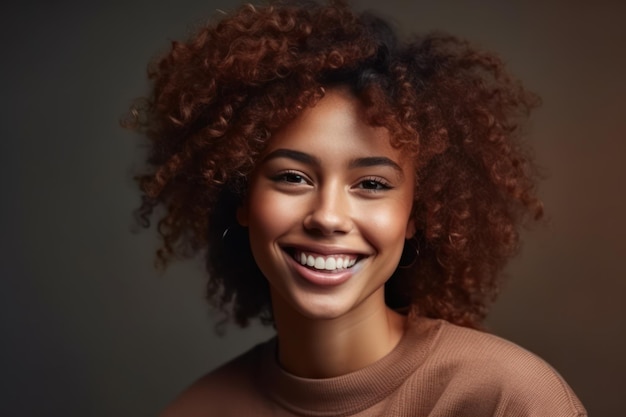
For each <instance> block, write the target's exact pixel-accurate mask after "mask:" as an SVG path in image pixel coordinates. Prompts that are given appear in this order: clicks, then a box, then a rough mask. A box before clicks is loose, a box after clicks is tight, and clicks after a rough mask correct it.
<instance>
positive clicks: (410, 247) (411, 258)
mask: <svg viewBox="0 0 626 417" xmlns="http://www.w3.org/2000/svg"><path fill="white" fill-rule="evenodd" d="M419 257H420V249H419V246H418V244H417V241H416V240H415V239H407V240H405V241H404V247H403V248H402V256H400V262H399V263H398V268H400V269H409V268H411V267H412V266H413V265H415V264H416V263H417V259H418V258H419Z"/></svg>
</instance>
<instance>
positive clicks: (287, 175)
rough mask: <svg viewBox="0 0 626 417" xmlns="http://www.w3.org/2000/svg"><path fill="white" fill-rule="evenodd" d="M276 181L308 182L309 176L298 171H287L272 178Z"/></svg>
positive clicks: (290, 182)
mask: <svg viewBox="0 0 626 417" xmlns="http://www.w3.org/2000/svg"><path fill="white" fill-rule="evenodd" d="M272 179H273V180H274V181H275V182H284V183H289V184H308V183H309V182H308V180H307V178H306V177H305V176H304V175H302V174H300V173H299V172H297V171H285V172H281V173H279V174H277V175H275V176H274V177H273V178H272Z"/></svg>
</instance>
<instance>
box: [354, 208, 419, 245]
mask: <svg viewBox="0 0 626 417" xmlns="http://www.w3.org/2000/svg"><path fill="white" fill-rule="evenodd" d="M409 216H410V207H409V206H408V205H407V204H406V203H405V202H403V201H397V202H395V203H394V204H386V205H381V206H380V207H371V208H370V209H369V210H367V212H366V213H365V216H362V219H361V224H363V225H366V226H364V228H365V229H366V230H367V231H368V234H369V235H370V236H372V237H373V238H374V239H375V240H379V241H380V242H381V244H384V245H393V244H396V243H397V244H399V245H404V240H405V237H406V231H407V224H408V222H409Z"/></svg>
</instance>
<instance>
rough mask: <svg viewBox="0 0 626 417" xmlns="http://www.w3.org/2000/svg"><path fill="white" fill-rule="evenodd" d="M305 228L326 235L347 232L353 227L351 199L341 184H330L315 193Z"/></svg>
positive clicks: (305, 221)
mask: <svg viewBox="0 0 626 417" xmlns="http://www.w3.org/2000/svg"><path fill="white" fill-rule="evenodd" d="M304 228H305V229H306V230H308V231H309V232H311V233H318V234H321V235H324V236H331V235H334V234H345V233H348V232H349V231H350V230H351V229H352V220H351V215H350V201H349V196H348V195H347V191H346V190H343V189H342V187H341V186H332V185H329V186H327V187H324V188H320V189H319V190H318V191H317V192H315V193H314V195H313V196H312V200H311V209H310V211H309V213H308V214H307V216H306V217H305V218H304Z"/></svg>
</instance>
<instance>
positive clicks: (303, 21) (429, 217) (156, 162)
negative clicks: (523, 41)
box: [128, 2, 586, 417]
mask: <svg viewBox="0 0 626 417" xmlns="http://www.w3.org/2000/svg"><path fill="white" fill-rule="evenodd" d="M150 77H151V79H152V80H153V90H152V94H151V96H150V97H149V98H148V99H147V100H146V102H145V103H144V104H143V105H141V106H138V107H136V108H135V109H133V110H132V111H131V118H130V119H129V121H128V124H129V125H131V126H133V127H135V128H137V129H141V130H143V131H144V132H145V133H146V134H147V136H148V138H149V139H150V140H151V141H152V155H151V157H150V159H149V165H150V170H149V171H148V172H147V173H146V174H144V175H142V176H140V177H139V182H140V186H141V189H142V191H143V194H144V201H143V204H142V206H141V209H140V212H141V214H142V218H143V219H144V221H145V224H146V225H148V224H149V221H148V220H149V218H150V216H151V214H152V210H153V208H154V207H156V206H157V205H160V204H163V205H165V206H166V208H167V213H166V214H165V217H164V218H162V219H160V221H159V232H160V233H161V235H162V237H163V242H164V244H163V247H162V249H161V250H160V251H159V252H158V257H159V259H160V261H161V262H162V263H163V264H166V263H167V261H168V260H169V259H170V258H171V257H172V256H174V255H191V254H194V253H196V252H198V251H206V253H207V272H208V275H209V281H208V294H209V298H210V299H211V300H212V301H213V302H214V303H215V304H216V306H217V307H218V308H221V309H222V310H223V311H224V312H226V313H227V314H231V315H232V317H233V318H234V319H235V321H236V322H237V323H238V324H240V325H242V326H244V325H246V324H247V322H248V321H249V320H250V319H252V318H256V317H258V318H260V319H261V320H262V321H263V322H265V323H267V324H273V325H274V326H275V328H276V330H277V336H276V337H275V338H274V339H272V340H270V341H268V342H267V343H264V344H261V345H259V346H257V347H255V348H254V349H252V350H250V351H249V352H247V353H245V354H244V355H242V356H240V357H238V358H236V359H234V360H233V361H232V362H230V363H228V364H226V365H224V366H223V367H221V368H219V369H217V370H215V371H212V372H210V373H209V374H207V376H205V377H204V378H202V379H200V380H199V381H197V382H196V383H194V384H193V385H192V386H191V387H190V388H189V389H188V390H186V391H185V392H183V394H181V396H180V397H179V398H178V400H176V401H175V402H174V403H173V404H172V405H171V406H170V407H169V408H168V410H166V412H165V415H166V416H196V415H197V416H200V415H203V416H205V415H215V416H231V415H232V416H275V415H280V416H294V415H301V416H351V415H355V416H356V415H358V416H374V415H385V416H457V417H458V416H477V415H492V416H538V415H550V416H584V415H586V413H585V411H584V408H583V407H582V405H581V404H580V402H579V401H578V400H577V399H576V397H575V395H574V394H573V393H572V391H571V390H570V389H569V387H568V386H567V384H566V383H565V382H564V381H563V380H562V379H561V377H560V376H559V375H558V374H557V373H556V372H555V371H554V370H553V369H552V368H550V366H549V365H547V364H546V363H544V362H543V361H542V360H541V359H539V358H537V357H535V356H533V355H531V354H530V353H528V352H526V351H525V350H523V349H522V348H520V347H518V346H515V345H514V344H512V343H509V342H507V341H504V340H502V339H499V338H497V337H496V336H492V335H489V334H487V333H484V332H481V331H479V330H475V329H476V328H479V327H480V323H481V321H482V319H483V318H484V316H485V314H486V311H487V308H488V305H489V303H490V302H491V301H492V300H493V298H494V297H495V295H496V294H497V290H498V284H499V281H500V272H501V270H502V268H503V266H504V265H505V263H506V261H507V260H508V259H509V258H510V256H511V255H512V254H513V253H514V252H515V249H516V248H517V244H518V229H519V227H520V225H521V224H522V223H523V221H524V220H525V219H529V218H539V217H540V216H541V213H542V208H541V203H540V202H539V201H538V200H537V198H536V197H535V194H534V185H535V183H534V178H533V171H532V163H531V161H530V160H529V159H528V158H527V157H526V156H525V155H526V153H525V152H524V146H523V143H522V142H521V140H520V129H519V124H520V122H521V121H522V120H523V118H524V117H525V116H526V115H527V113H528V111H529V110H530V109H531V108H532V107H533V106H534V104H535V103H536V98H535V97H534V96H533V95H531V94H530V93H528V92H526V91H525V90H524V89H523V88H522V87H520V85H519V83H517V82H515V81H514V80H513V79H512V78H510V77H509V76H508V75H507V73H506V71H504V68H503V65H502V63H501V62H499V61H498V59H497V58H495V57H494V56H493V55H490V54H487V53H482V52H478V51H476V50H474V49H472V48H470V47H469V46H468V45H467V44H466V43H465V42H462V41H460V40H457V39H456V38H453V37H449V36H427V37H422V38H416V40H413V41H412V42H409V43H406V42H402V41H400V40H398V39H397V38H396V36H395V34H394V33H393V31H392V29H391V28H390V27H389V25H388V24H387V23H386V22H384V21H383V20H381V19H379V18H376V17H374V16H372V15H369V14H361V15H358V14H355V13H354V12H353V11H351V10H350V9H349V7H348V6H347V5H345V4H344V3H342V2H331V3H330V4H329V5H317V4H315V3H299V2H277V3H272V4H271V5H269V6H267V7H259V8H256V7H253V6H251V5H246V6H243V7H241V8H240V9H239V10H237V11H236V12H235V13H233V14H232V15H230V16H226V17H224V18H223V20H221V21H220V22H218V23H217V24H215V25H208V26H206V27H205V28H203V29H201V30H200V31H199V32H198V33H197V34H195V35H194V36H192V37H191V39H190V40H189V41H187V42H185V43H178V42H176V43H174V44H173V47H172V50H171V51H170V52H169V53H168V54H167V55H165V56H164V57H162V58H161V59H160V60H159V61H158V63H157V65H156V66H155V67H154V68H153V70H152V71H151V73H150Z"/></svg>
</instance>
